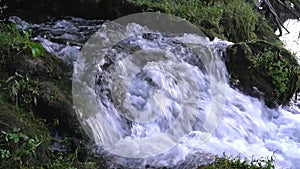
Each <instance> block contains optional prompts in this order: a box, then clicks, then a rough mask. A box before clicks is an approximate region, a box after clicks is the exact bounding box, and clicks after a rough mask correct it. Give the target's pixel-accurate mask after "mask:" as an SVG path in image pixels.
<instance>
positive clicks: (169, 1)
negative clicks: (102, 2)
mask: <svg viewBox="0 0 300 169" xmlns="http://www.w3.org/2000/svg"><path fill="white" fill-rule="evenodd" d="M128 1H129V2H131V3H133V4H135V5H137V6H144V7H146V9H145V11H162V12H165V13H168V14H173V15H175V16H178V17H180V18H183V19H186V20H187V21H190V22H191V23H192V24H194V25H196V26H199V27H200V28H202V30H203V31H204V32H205V33H206V34H207V35H210V36H212V37H219V38H222V39H225V40H229V41H232V42H246V41H251V40H255V39H264V40H267V41H269V42H272V43H275V42H276V41H277V40H278V38H277V37H276V35H275V34H274V32H273V31H272V29H271V28H270V27H269V26H268V25H267V21H266V20H264V19H262V16H260V15H259V13H258V12H257V11H256V9H255V5H254V4H252V3H248V2H247V1H246V0H229V1H223V0H215V1H210V2H209V3H207V2H205V1H199V0H189V1H186V0H176V1H173V0H161V1H158V0H128ZM266 34H267V35H268V36H267V37H266V36H264V35H266Z"/></svg>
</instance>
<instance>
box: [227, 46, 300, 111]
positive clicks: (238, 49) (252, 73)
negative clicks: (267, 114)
mask: <svg viewBox="0 0 300 169" xmlns="http://www.w3.org/2000/svg"><path fill="white" fill-rule="evenodd" d="M226 66H227V69H228V71H229V74H230V76H231V82H232V86H233V87H236V88H238V89H240V90H241V91H243V92H244V93H246V94H248V95H250V96H254V97H257V98H260V99H262V100H264V101H265V103H266V105H268V106H269V107H275V106H276V105H281V104H287V103H288V102H289V101H290V99H291V97H292V96H293V94H294V93H295V91H296V90H297V81H298V72H299V64H298V63H297V60H296V59H295V56H294V55H292V54H291V53H290V52H289V51H288V50H286V49H284V48H282V47H278V46H276V45H274V44H270V43H267V42H265V41H256V42H248V43H238V44H235V45H233V46H231V47H229V48H228V49H227V58H226ZM236 81H238V82H239V83H235V82H236Z"/></svg>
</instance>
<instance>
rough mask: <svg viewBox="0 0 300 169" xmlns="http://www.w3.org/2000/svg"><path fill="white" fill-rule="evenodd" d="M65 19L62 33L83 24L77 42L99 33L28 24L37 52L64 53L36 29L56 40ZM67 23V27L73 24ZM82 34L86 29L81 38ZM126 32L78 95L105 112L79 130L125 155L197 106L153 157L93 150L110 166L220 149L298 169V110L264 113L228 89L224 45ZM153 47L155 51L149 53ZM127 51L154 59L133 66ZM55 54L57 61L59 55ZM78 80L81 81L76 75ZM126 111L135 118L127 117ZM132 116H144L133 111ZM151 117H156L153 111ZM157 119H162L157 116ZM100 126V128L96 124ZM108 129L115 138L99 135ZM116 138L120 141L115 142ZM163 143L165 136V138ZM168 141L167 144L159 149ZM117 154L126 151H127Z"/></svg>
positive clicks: (175, 160) (175, 159) (176, 164)
mask: <svg viewBox="0 0 300 169" xmlns="http://www.w3.org/2000/svg"><path fill="white" fill-rule="evenodd" d="M66 20H68V21H66ZM74 20H76V24H74V23H73V22H71V21H74ZM77 21H78V22H77ZM66 22H68V24H69V26H68V27H67V28H65V29H66V30H68V28H72V27H73V26H74V25H76V27H80V26H82V27H84V28H88V27H89V28H88V29H84V31H83V32H80V30H77V32H76V35H78V34H80V35H81V36H84V37H85V38H83V39H87V38H88V37H86V36H90V35H91V33H94V32H95V31H96V30H97V29H98V28H99V25H97V24H95V25H93V26H86V25H85V24H86V23H91V22H90V21H87V20H82V19H77V18H68V19H63V20H58V21H55V22H54V23H45V24H40V25H36V24H34V25H27V27H26V28H30V27H32V26H33V27H34V28H35V29H33V30H34V31H35V32H40V33H41V35H39V36H37V37H36V38H35V39H36V40H40V41H42V43H43V45H44V47H45V48H46V49H48V50H49V51H50V52H52V53H54V54H57V55H59V54H58V53H59V52H60V51H61V48H55V46H60V45H64V49H66V48H65V47H66V46H68V45H70V44H62V43H61V41H53V39H52V41H51V39H49V40H48V39H46V38H42V37H43V33H42V32H43V30H47V31H48V32H49V33H51V36H53V37H56V36H57V35H56V34H55V33H53V32H57V31H59V30H60V31H61V28H62V27H63V26H62V27H59V28H57V27H55V26H53V25H60V24H62V23H66ZM48 24H49V25H48ZM72 24H74V25H73V26H72ZM81 24H82V25H81ZM62 25H63V24H62ZM57 29H58V30H57ZM39 30H41V31H39ZM88 30H92V31H91V32H90V33H85V32H87V31H88ZM125 30H126V31H124V32H123V33H124V34H130V35H131V36H130V37H132V38H131V39H130V38H129V39H127V40H125V41H121V42H120V43H119V44H118V45H115V46H114V48H113V50H111V51H110V53H109V54H108V56H113V58H117V59H115V60H110V59H109V57H107V58H103V59H102V58H101V59H99V60H96V62H95V63H97V66H98V69H97V71H96V72H94V73H95V74H96V81H95V88H90V90H89V91H82V92H87V93H91V96H93V97H96V98H97V99H96V100H95V101H96V102H97V104H98V105H99V107H96V108H95V107H91V109H93V110H94V109H98V110H99V112H100V111H101V112H104V113H102V114H100V113H97V112H96V113H95V114H92V115H91V114H84V112H81V113H82V114H81V117H80V118H84V119H85V121H84V122H85V123H84V125H83V126H84V127H86V130H87V131H89V132H88V134H89V135H90V136H91V137H92V138H94V140H95V142H96V143H97V142H102V141H101V139H107V141H108V142H109V141H112V142H113V141H117V142H118V141H119V142H118V143H119V144H117V145H116V146H117V149H121V150H124V151H125V150H126V149H124V147H122V145H124V143H128V142H130V141H132V140H130V138H133V139H136V138H147V137H155V136H157V135H158V134H159V133H161V132H167V131H166V130H167V129H168V128H169V127H170V126H172V124H174V121H175V120H176V119H177V118H180V113H181V112H182V110H185V109H188V108H189V106H192V107H195V106H196V107H197V108H198V109H195V110H190V111H191V112H193V113H191V114H192V115H191V117H192V118H194V119H195V123H194V125H193V126H192V130H191V131H190V132H189V133H187V135H186V136H185V137H182V139H181V140H180V141H179V142H178V144H176V146H174V147H172V148H171V149H167V151H165V152H164V153H161V154H159V155H157V156H153V157H151V156H149V157H148V156H147V154H143V152H141V151H137V152H136V153H137V154H139V153H141V154H139V155H144V156H145V158H143V159H141V158H140V159H135V158H130V156H127V157H120V156H116V155H113V154H112V153H109V151H108V150H113V149H106V148H104V149H103V147H99V149H97V152H98V153H101V154H104V155H106V156H107V158H110V160H109V161H111V167H118V165H121V166H125V167H126V168H138V167H141V168H144V167H145V166H146V165H150V166H156V167H160V166H168V167H171V168H195V167H196V166H198V165H201V164H206V163H208V162H211V161H212V160H213V156H214V154H218V155H222V153H223V152H226V153H227V154H230V155H241V156H243V157H249V158H251V157H252V156H254V157H262V156H272V155H273V154H275V157H276V159H275V162H276V166H277V167H278V168H281V167H285V168H294V169H297V168H300V160H299V159H300V110H299V108H298V107H297V106H295V104H293V105H292V106H288V107H279V108H277V109H269V108H268V107H266V106H265V105H264V103H263V102H262V101H260V100H258V99H256V98H252V97H250V96H246V95H244V94H243V93H241V92H240V91H238V90H236V89H233V88H231V87H230V86H229V84H228V82H227V80H226V74H227V73H226V72H227V70H226V67H225V65H224V63H223V62H222V61H221V59H220V57H222V56H221V53H222V52H221V51H222V50H223V49H225V48H226V47H227V46H228V45H230V43H228V42H224V41H220V40H215V41H212V42H211V41H208V40H207V39H205V38H201V37H198V36H195V35H192V34H186V35H184V36H178V37H176V36H173V37H166V36H164V35H160V34H156V33H149V32H151V31H150V30H149V29H148V28H146V27H143V26H140V25H138V24H130V25H128V26H127V27H126V28H125ZM66 32H67V31H66ZM66 32H65V33H62V34H60V35H58V37H59V38H63V39H65V40H66V41H69V40H70V39H69V38H68V37H70V36H67V35H68V33H66ZM71 34H72V33H71ZM72 35H73V34H72ZM98 35H100V36H102V37H103V38H104V39H105V38H107V36H108V34H105V33H102V34H101V32H100V34H98ZM77 37H78V36H77ZM54 39H56V38H54ZM49 41H51V43H49ZM83 41H84V40H82V41H78V42H77V40H76V39H75V40H74V41H72V44H77V45H74V46H76V51H77V50H79V49H80V48H81V46H82V45H83ZM76 42H77V43H76ZM180 42H183V43H197V44H198V45H201V46H202V47H201V49H202V51H199V52H200V53H202V54H203V55H205V57H204V58H201V59H202V60H201V61H200V60H197V57H198V56H197V55H194V54H193V52H192V51H189V50H188V48H187V47H186V46H184V45H183V44H182V43H180ZM78 44H80V45H78ZM153 48H161V49H162V50H161V51H159V50H158V51H157V50H152V49H153ZM132 49H135V50H137V49H143V50H147V51H148V53H147V54H146V53H143V52H140V53H138V55H145V56H148V55H149V53H151V54H152V55H154V56H157V58H155V57H154V58H147V57H145V58H143V59H142V60H139V62H135V61H136V60H135V59H134V58H135V57H137V55H134V54H133V55H131V53H132V51H131V50H132ZM66 50H69V49H66ZM71 51H73V49H72V50H71ZM166 51H167V52H166ZM175 53H176V55H179V58H178V57H175V56H174V54H175ZM69 54H71V55H72V56H71V58H77V57H78V54H79V52H69ZM59 56H60V57H62V58H63V57H64V56H63V55H59ZM186 56H187V57H186ZM185 57H186V58H185ZM158 58H159V59H158ZM215 58H218V59H215ZM206 59H207V60H206ZM85 61H86V60H79V61H77V64H78V65H77V66H78V67H77V70H80V69H83V68H84V66H85V65H84V64H85ZM124 65H126V66H124ZM128 65H130V66H128ZM75 70H76V69H75ZM187 70H188V71H187ZM162 72H163V73H162ZM165 72H167V73H165ZM75 74H76V72H75ZM78 75H79V76H80V74H78ZM116 91H118V92H116ZM189 91H193V92H192V93H191V92H189ZM116 93H119V95H116ZM161 98H164V99H163V100H164V102H159V103H158V102H156V100H161ZM189 99H190V100H189ZM186 100H188V101H186ZM185 101H186V102H185ZM222 102H223V103H222ZM298 102H299V101H298ZM218 103H219V104H220V105H224V106H220V107H218V106H210V105H218ZM82 104H87V103H82ZM88 106H89V105H87V107H88ZM215 107H217V108H218V109H217V110H219V111H217V112H219V113H216V114H213V115H214V116H215V117H211V116H209V115H210V111H212V109H214V108H215ZM119 110H123V111H122V113H120V112H118V111H119ZM127 110H131V111H133V112H135V113H133V114H131V115H129V114H126V111H127ZM137 110H138V111H137ZM221 110H222V111H221ZM139 111H142V112H143V113H144V114H140V113H139ZM214 111H215V110H214ZM157 112H159V113H161V112H163V113H162V114H158V113H157ZM131 116H134V118H138V119H139V120H140V121H137V122H132V121H131V120H128V119H131V118H133V117H131ZM157 117H161V118H158V119H157ZM218 117H220V120H218V123H217V127H216V129H215V130H214V127H211V126H209V123H207V124H205V121H206V120H207V119H212V118H216V119H218ZM147 119H148V120H149V119H152V121H150V122H149V121H145V120H147ZM153 119H156V120H153ZM143 122H147V124H146V125H145V124H144V123H143ZM104 123H105V124H107V125H103V124H104ZM103 126H110V127H111V128H113V129H111V128H103ZM178 128H179V129H180V128H181V129H182V130H183V131H182V133H184V132H185V131H186V130H188V129H186V130H185V129H184V127H183V126H178ZM112 130H113V131H114V133H106V131H112ZM212 131H213V132H212ZM174 132H176V131H174ZM210 132H212V135H210ZM180 133H181V131H178V134H179V135H180ZM172 136H174V135H172ZM180 136H181V135H180ZM174 137H176V134H175V136H174ZM204 137H205V138H207V139H204ZM115 138H123V139H117V140H114V139H115ZM173 139H174V138H173ZM120 140H121V141H120ZM170 140H172V138H171V139H169V140H167V141H170ZM168 143H169V142H166V144H168ZM149 144H150V143H149ZM126 145H127V144H126ZM118 146H119V147H118ZM134 146H136V147H135V148H137V147H139V145H133V147H134ZM150 146H151V145H150ZM108 147H109V144H108ZM140 148H141V150H142V149H146V150H148V149H149V147H147V146H146V147H140ZM137 150H138V148H137ZM110 152H111V151H110ZM112 152H113V151H112ZM124 153H125V154H126V152H124ZM127 155H128V154H127Z"/></svg>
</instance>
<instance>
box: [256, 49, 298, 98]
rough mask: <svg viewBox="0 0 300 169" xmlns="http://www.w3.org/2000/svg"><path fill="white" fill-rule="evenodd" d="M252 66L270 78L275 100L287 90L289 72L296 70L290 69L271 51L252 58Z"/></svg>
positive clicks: (280, 57)
mask: <svg viewBox="0 0 300 169" xmlns="http://www.w3.org/2000/svg"><path fill="white" fill-rule="evenodd" d="M276 55H277V56H276ZM252 64H253V67H254V68H259V69H260V70H263V71H265V72H267V73H268V75H269V76H270V77H271V78H272V83H273V85H274V86H275V87H274V93H275V96H276V98H279V97H280V96H281V95H282V94H284V92H285V91H286V90H287V86H288V83H289V81H290V80H289V79H290V76H291V72H292V70H293V69H296V67H291V65H290V64H289V62H288V60H286V59H285V58H284V57H283V56H280V54H279V53H276V52H272V51H266V52H263V51H262V52H260V53H258V54H257V55H256V56H254V57H253V58H252Z"/></svg>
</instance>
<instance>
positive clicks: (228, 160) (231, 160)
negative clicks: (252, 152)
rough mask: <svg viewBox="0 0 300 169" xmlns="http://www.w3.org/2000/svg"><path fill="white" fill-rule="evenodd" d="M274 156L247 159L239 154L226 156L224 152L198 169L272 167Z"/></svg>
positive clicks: (258, 168)
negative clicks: (221, 155) (210, 162)
mask: <svg viewBox="0 0 300 169" xmlns="http://www.w3.org/2000/svg"><path fill="white" fill-rule="evenodd" d="M274 168H275V164H274V156H271V157H270V158H268V157H266V158H260V159H252V160H251V161H247V160H245V159H242V158H241V157H240V156H237V157H232V156H227V155H226V154H225V153H224V154H223V157H218V156H216V158H215V161H214V162H213V163H212V164H210V165H206V166H200V167H198V169H274Z"/></svg>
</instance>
